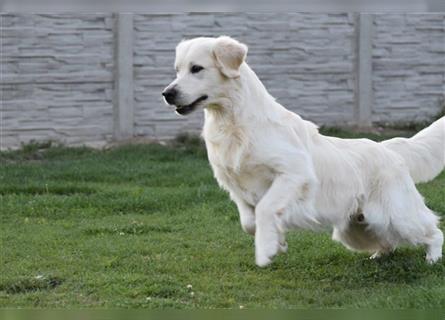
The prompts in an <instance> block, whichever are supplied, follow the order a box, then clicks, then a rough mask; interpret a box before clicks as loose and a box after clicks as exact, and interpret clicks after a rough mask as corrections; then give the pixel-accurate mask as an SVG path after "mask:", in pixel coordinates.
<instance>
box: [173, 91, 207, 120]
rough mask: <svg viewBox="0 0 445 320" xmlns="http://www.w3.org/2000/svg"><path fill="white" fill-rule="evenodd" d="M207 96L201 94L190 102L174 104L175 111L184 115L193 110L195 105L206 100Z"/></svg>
mask: <svg viewBox="0 0 445 320" xmlns="http://www.w3.org/2000/svg"><path fill="white" fill-rule="evenodd" d="M207 98H208V96H207V95H203V96H201V97H199V98H198V99H196V100H195V101H193V102H192V103H190V104H187V105H185V106H176V113H178V114H180V115H182V116H185V115H186V114H189V113H190V112H192V111H194V110H195V108H196V106H197V105H198V104H199V103H200V102H202V101H204V100H207Z"/></svg>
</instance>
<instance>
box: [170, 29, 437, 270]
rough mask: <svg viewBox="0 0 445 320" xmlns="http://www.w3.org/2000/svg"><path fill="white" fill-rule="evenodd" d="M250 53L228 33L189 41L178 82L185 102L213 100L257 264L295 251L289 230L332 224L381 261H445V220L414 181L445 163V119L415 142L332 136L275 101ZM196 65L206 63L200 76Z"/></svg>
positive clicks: (218, 155)
mask: <svg viewBox="0 0 445 320" xmlns="http://www.w3.org/2000/svg"><path fill="white" fill-rule="evenodd" d="M246 53H247V47H246V46H245V45H243V44H241V43H239V42H237V41H236V40H234V39H231V38H228V37H220V38H196V39H192V40H188V41H184V42H182V43H180V44H179V45H178V48H177V54H176V69H177V72H178V76H177V78H176V80H175V81H174V82H173V83H172V84H171V85H170V86H172V85H175V86H176V88H177V89H178V91H179V92H180V93H181V95H180V97H179V98H178V99H179V100H180V101H179V102H178V103H177V104H187V103H191V101H193V100H195V99H196V98H197V97H199V96H201V95H203V94H205V95H207V96H208V99H207V100H205V101H203V102H201V104H200V105H201V106H202V107H204V112H205V124H204V129H203V137H204V140H205V143H206V147H207V151H208V158H209V161H210V164H211V166H212V169H213V172H214V175H215V178H216V180H217V181H218V183H219V184H220V186H221V187H222V188H224V189H225V190H227V191H228V192H229V193H230V197H231V199H232V200H233V201H234V202H235V203H236V205H237V207H238V211H239V214H240V220H241V226H242V228H243V229H244V230H245V231H246V232H248V233H250V234H252V235H254V236H255V255H256V263H257V265H259V266H265V265H268V264H269V263H270V262H271V261H272V258H273V257H274V256H275V255H276V254H277V253H279V252H285V251H286V249H287V244H286V241H285V233H286V231H287V230H290V229H293V228H305V229H308V228H309V229H314V230H316V229H321V228H325V227H329V228H331V230H333V239H335V240H337V241H340V242H341V243H343V244H344V245H345V246H346V247H348V248H350V249H352V250H359V251H368V252H371V253H374V256H373V257H376V256H378V255H379V254H381V253H385V252H389V251H392V250H394V249H395V248H396V247H397V246H399V245H401V244H412V245H419V244H421V245H425V246H426V249H427V260H428V261H429V262H431V263H432V262H436V261H437V260H439V259H440V258H441V256H442V244H443V234H442V232H441V231H440V229H439V228H438V218H437V216H436V215H435V214H434V213H433V212H432V211H431V210H430V209H428V208H427V207H426V206H425V203H424V201H423V198H422V196H421V195H420V194H419V192H418V191H417V189H416V186H415V185H414V182H415V181H426V180H430V179H432V178H433V177H434V176H435V175H437V174H438V173H439V172H440V171H441V170H442V169H443V167H444V152H445V147H444V131H445V128H444V125H445V120H444V118H442V119H440V120H439V121H437V122H436V123H435V124H433V125H432V126H431V127H429V128H427V129H425V130H423V131H421V132H420V133H419V134H417V135H416V136H414V137H413V138H411V139H400V138H398V139H393V140H389V141H385V142H383V143H376V142H373V141H371V140H368V139H339V138H334V137H328V136H324V135H321V134H320V133H319V132H318V129H317V127H316V126H315V125H314V124H313V123H311V122H309V121H306V120H304V119H302V118H301V117H300V116H298V115H297V114H295V113H293V112H290V111H288V110H286V109H285V108H284V107H283V106H281V105H280V104H279V103H277V102H276V101H275V99H274V98H273V97H272V96H271V95H270V94H269V93H268V92H267V90H266V89H265V87H264V86H263V84H262V83H261V81H260V80H259V79H258V77H257V76H256V74H255V73H254V72H253V71H252V69H251V68H250V67H249V66H248V65H247V63H246V62H245V56H246ZM193 64H199V65H201V66H203V67H204V69H203V70H202V71H200V72H199V73H197V74H191V73H190V71H189V69H190V66H191V65H193ZM413 179H414V180H413Z"/></svg>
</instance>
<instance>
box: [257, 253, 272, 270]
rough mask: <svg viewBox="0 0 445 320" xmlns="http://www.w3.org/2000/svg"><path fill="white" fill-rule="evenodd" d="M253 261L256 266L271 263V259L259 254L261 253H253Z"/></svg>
mask: <svg viewBox="0 0 445 320" xmlns="http://www.w3.org/2000/svg"><path fill="white" fill-rule="evenodd" d="M255 263H256V265H257V266H258V267H261V268H263V267H267V266H268V265H269V264H271V263H272V259H270V258H269V257H267V256H264V255H261V254H256V255H255Z"/></svg>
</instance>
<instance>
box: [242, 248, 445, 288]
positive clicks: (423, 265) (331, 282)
mask: <svg viewBox="0 0 445 320" xmlns="http://www.w3.org/2000/svg"><path fill="white" fill-rule="evenodd" d="M296 256H297V257H298V254H297V255H295V253H292V252H290V253H289V254H285V255H280V256H278V257H276V258H275V260H274V262H273V263H272V264H271V265H270V266H268V267H266V268H265V269H261V270H262V271H261V272H267V273H272V274H273V277H278V278H280V279H281V280H283V281H284V280H286V279H288V280H290V279H289V277H291V279H292V280H295V281H297V282H299V280H302V281H310V282H316V283H318V284H322V283H324V284H326V285H327V286H335V287H337V286H341V287H343V288H349V289H360V288H364V287H367V288H371V287H376V286H380V285H385V284H407V285H410V284H416V283H419V282H422V281H423V280H424V279H427V278H431V277H433V278H442V277H443V276H444V275H445V261H444V260H441V261H439V262H437V263H436V264H433V265H430V264H428V263H427V262H426V261H425V257H424V250H422V249H421V248H401V249H398V250H397V251H396V252H394V253H391V254H388V255H385V256H383V257H380V258H378V259H369V255H365V254H359V253H353V252H350V251H347V250H346V249H342V250H335V251H334V252H333V253H329V254H325V255H318V256H316V257H313V256H312V257H308V258H307V259H306V258H304V259H301V256H300V259H298V258H297V257H296ZM246 267H247V266H246ZM249 269H250V267H249ZM291 282H294V281H291Z"/></svg>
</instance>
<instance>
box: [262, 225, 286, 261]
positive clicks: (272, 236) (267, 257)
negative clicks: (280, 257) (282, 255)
mask: <svg viewBox="0 0 445 320" xmlns="http://www.w3.org/2000/svg"><path fill="white" fill-rule="evenodd" d="M281 250H287V244H286V243H283V244H280V241H279V240H278V235H277V234H276V233H269V234H267V235H263V237H261V234H258V233H257V234H256V236H255V261H256V264H257V265H258V266H259V267H265V266H267V265H269V264H270V263H271V262H272V259H273V257H275V256H276V255H277V254H278V253H279V252H283V251H281Z"/></svg>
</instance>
